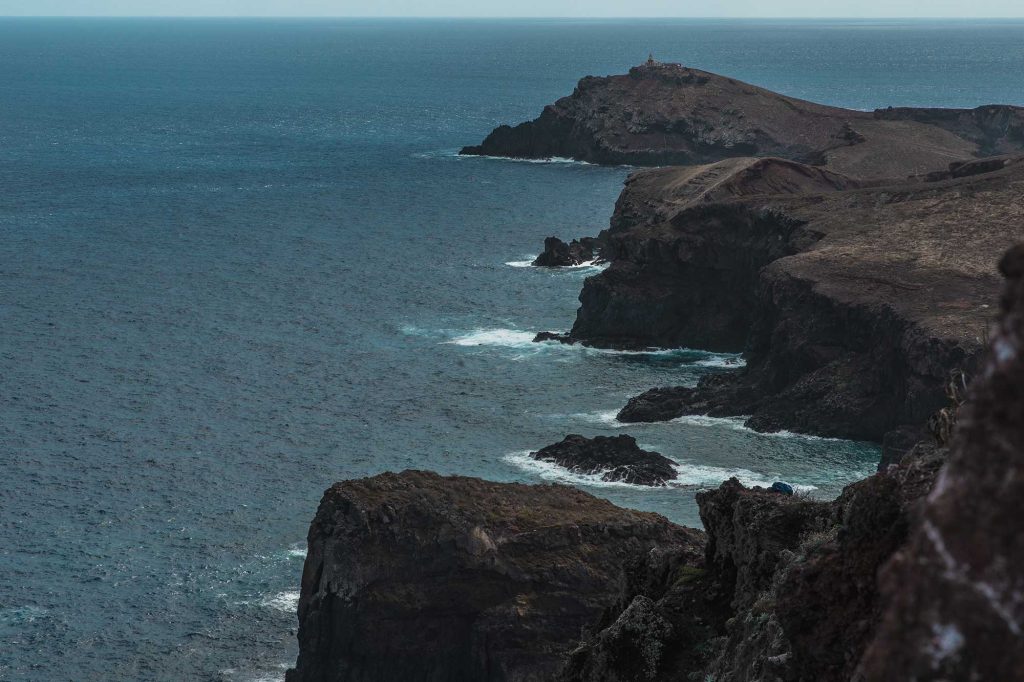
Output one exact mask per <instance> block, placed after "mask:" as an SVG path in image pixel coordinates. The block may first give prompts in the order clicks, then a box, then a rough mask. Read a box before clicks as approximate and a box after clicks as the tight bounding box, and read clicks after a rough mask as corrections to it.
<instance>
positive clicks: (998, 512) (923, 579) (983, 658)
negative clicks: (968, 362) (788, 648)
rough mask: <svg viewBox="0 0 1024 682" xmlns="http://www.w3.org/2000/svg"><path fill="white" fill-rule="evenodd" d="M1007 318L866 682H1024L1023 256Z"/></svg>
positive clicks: (891, 599)
mask: <svg viewBox="0 0 1024 682" xmlns="http://www.w3.org/2000/svg"><path fill="white" fill-rule="evenodd" d="M1001 269H1002V271H1003V273H1004V274H1005V275H1006V277H1007V279H1008V285H1007V288H1006V292H1005V293H1004V295H1003V298H1002V302H1001V308H1002V317H1001V320H1000V322H999V324H998V326H997V327H996V330H995V333H994V335H993V339H992V344H991V352H990V354H989V357H988V359H987V361H986V363H985V366H984V369H983V372H982V374H981V378H980V379H979V380H978V381H977V382H976V383H975V384H974V386H973V387H972V390H971V395H970V398H969V400H968V402H967V404H966V405H965V406H964V408H962V410H961V416H960V419H959V424H958V428H957V431H956V435H955V437H954V439H953V444H952V446H951V448H950V450H951V452H950V456H949V462H948V463H947V464H946V466H945V468H944V469H943V470H942V473H941V475H940V476H939V479H938V481H937V482H936V484H935V487H934V489H933V490H932V492H931V494H930V495H929V496H928V499H927V502H926V504H925V506H924V510H923V513H922V515H921V519H920V520H919V522H918V523H917V524H916V525H915V528H914V531H913V534H912V536H911V538H910V541H909V542H908V543H907V544H906V546H905V547H904V548H903V549H901V550H900V552H899V553H898V554H897V555H896V557H895V558H894V559H893V561H892V562H891V563H890V565H889V566H888V568H887V569H886V570H885V571H884V573H883V574H882V576H881V589H882V593H883V594H884V596H885V599H886V607H885V609H884V611H883V615H882V625H881V627H880V628H879V630H878V632H877V634H876V636H875V637H874V639H873V641H872V642H871V645H870V647H869V648H868V650H867V653H866V655H865V656H864V659H863V661H862V662H861V665H860V668H859V670H858V679H863V680H890V679H908V680H909V679H914V680H1020V679H1024V535H1022V533H1021V527H1020V501H1021V499H1022V495H1024V247H1021V246H1018V247H1016V248H1015V249H1013V250H1012V251H1011V252H1009V253H1008V254H1007V255H1006V257H1005V258H1004V259H1003V261H1002V263H1001Z"/></svg>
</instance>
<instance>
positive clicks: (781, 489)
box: [772, 481, 793, 495]
mask: <svg viewBox="0 0 1024 682" xmlns="http://www.w3.org/2000/svg"><path fill="white" fill-rule="evenodd" d="M772 490H774V491H775V492H777V493H782V494H783V495H792V494H793V486H791V485H790V484H788V483H783V482H782V481H775V483H772Z"/></svg>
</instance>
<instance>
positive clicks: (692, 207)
mask: <svg viewBox="0 0 1024 682" xmlns="http://www.w3.org/2000/svg"><path fill="white" fill-rule="evenodd" d="M1004 161H1005V160H1004ZM739 163H740V162H739V160H733V161H730V162H727V164H734V165H738V164H739ZM978 163H982V162H978ZM756 164H757V165H755V166H752V167H748V168H747V170H749V171H752V172H747V171H744V173H743V175H742V177H741V175H740V174H738V173H737V172H734V171H735V169H733V170H732V171H730V170H728V169H727V168H725V167H724V165H726V164H725V163H723V164H716V165H715V166H710V167H705V168H703V169H694V168H682V169H673V168H668V169H658V170H654V171H644V172H642V173H639V174H636V175H634V176H633V177H632V178H631V179H630V180H629V181H628V183H627V186H626V189H625V190H624V192H623V195H622V196H621V197H620V199H619V202H618V204H617V207H616V215H615V217H614V218H613V219H612V228H611V229H610V230H608V231H607V233H606V234H605V235H604V238H603V239H604V244H605V253H606V255H607V256H608V257H609V259H610V261H611V266H610V267H609V268H608V269H607V270H605V271H604V272H603V273H601V274H600V275H596V276H594V277H590V278H588V280H587V281H586V283H585V284H584V288H583V291H582V293H581V294H580V301H581V303H582V305H581V307H580V310H579V312H578V314H577V319H576V323H575V324H574V326H573V329H572V331H571V332H570V337H571V338H572V340H574V341H577V342H581V343H585V344H589V345H596V346H607V347H613V348H642V347H648V346H661V347H691V348H693V347H699V348H705V349H709V350H718V351H737V350H740V349H742V350H743V351H744V357H745V359H746V368H745V369H741V370H739V371H737V372H734V373H730V374H729V375H715V376H712V377H709V378H706V379H705V380H703V381H702V382H701V383H700V385H699V386H698V387H697V388H696V389H692V388H661V389H656V390H653V391H649V392H647V393H646V394H644V395H643V396H638V397H637V398H636V399H634V400H631V401H630V403H629V404H628V405H627V406H626V407H625V408H624V409H623V411H622V413H621V415H620V419H621V420H623V421H651V420H659V419H671V418H674V417H677V416H681V415H685V414H709V415H713V416H739V415H748V416H750V417H751V418H750V420H749V421H748V422H747V424H748V426H750V427H751V428H754V429H757V430H761V431H777V430H790V431H796V432H804V433H812V434H817V435H823V436H835V437H842V438H854V439H861V440H872V441H876V442H880V441H881V440H882V439H883V438H884V437H885V434H886V433H888V432H890V431H892V430H894V429H897V428H900V427H904V426H907V425H910V426H918V425H924V423H925V422H926V421H927V420H928V418H929V417H930V416H931V415H932V414H933V413H934V412H935V411H936V410H937V409H939V408H940V407H943V406H944V405H945V403H946V397H945V389H946V385H947V383H948V380H949V376H950V372H951V371H952V370H963V371H965V372H967V373H968V374H970V373H972V371H973V369H974V368H976V366H977V363H978V362H979V361H980V357H981V353H982V342H983V338H984V335H985V329H986V327H987V326H988V325H989V324H990V321H991V315H992V310H991V309H990V308H989V303H990V302H991V301H992V300H993V299H994V298H995V296H996V294H997V292H998V290H999V278H998V275H997V273H996V272H995V270H994V267H993V265H992V264H993V263H995V262H996V261H997V260H998V258H999V255H1000V254H1001V253H1002V252H1003V251H1005V249H1006V248H1008V246H1009V245H1011V244H1013V243H1015V242H1017V241H1018V240H1020V239H1022V238H1024V208H1022V206H1024V204H1022V203H1021V201H1020V197H1021V196H1022V195H1024V163H1009V162H1007V163H1003V162H1001V163H1000V164H999V167H998V168H996V170H991V171H989V172H979V173H971V174H968V175H965V176H964V177H959V178H949V179H945V180H941V181H935V182H922V181H920V180H908V181H905V182H903V183H899V184H884V185H879V186H868V187H863V186H862V187H850V188H846V189H843V185H842V183H840V182H839V180H838V179H837V178H834V177H825V176H807V175H805V176H802V177H804V178H805V179H806V181H807V184H806V185H799V186H796V187H795V190H796V192H797V193H796V194H786V193H784V192H783V191H782V190H781V189H773V190H770V191H776V192H778V193H776V194H750V195H748V194H744V193H743V192H742V191H741V190H743V189H744V188H747V187H753V186H764V184H765V182H767V180H772V179H773V178H775V179H777V178H779V177H787V178H789V177H794V176H795V174H796V173H797V170H796V169H795V168H794V166H798V165H799V164H793V163H792V162H781V161H777V160H772V159H761V160H757V162H756ZM782 164H785V165H782ZM780 170H784V171H785V172H784V173H779V171H780ZM723 173H725V175H724V176H723ZM723 178H724V179H725V180H727V182H725V183H724V184H725V185H728V186H729V187H730V189H729V191H728V193H727V194H725V195H721V196H723V197H724V198H712V199H711V200H705V199H703V197H706V196H708V192H709V191H712V192H716V191H721V190H722V187H723V183H721V182H718V181H720V180H723ZM757 178H761V180H758V181H757V182H755V181H754V180H755V179H757ZM769 184H770V186H772V187H782V185H781V184H777V183H775V182H774V180H772V182H771V183H769ZM766 191H767V190H766ZM967 244H969V245H970V248H966V247H959V246H955V245H967ZM905 445H906V444H904V446H901V447H904V451H905Z"/></svg>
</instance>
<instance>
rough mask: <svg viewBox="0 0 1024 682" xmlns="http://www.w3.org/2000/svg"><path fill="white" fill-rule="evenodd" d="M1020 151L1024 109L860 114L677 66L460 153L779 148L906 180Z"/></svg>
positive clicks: (622, 156)
mask: <svg viewBox="0 0 1024 682" xmlns="http://www.w3.org/2000/svg"><path fill="white" fill-rule="evenodd" d="M1022 150H1024V109H1022V108H1020V107H1012V106H1001V105H992V106H985V107H979V108H977V109H906V108H901V109H893V108H888V109H880V110H878V111H875V112H864V111H853V110H849V109H841V108H838V107H831V106H825V105H821V104H815V103H813V102H807V101H804V100H800V99H796V98H793V97H787V96H785V95H781V94H778V93H775V92H771V91H770V90H765V89H764V88H760V87H757V86H755V85H750V84H749V83H743V82H741V81H738V80H735V79H732V78H728V77H725V76H720V75H717V74H713V73H709V72H707V71H701V70H699V69H693V68H688V67H685V66H682V65H679V64H663V63H658V62H649V63H647V64H644V65H641V66H637V67H634V68H632V69H630V71H629V73H628V74H626V75H617V76H608V77H603V78H596V77H592V76H588V77H586V78H583V79H582V80H580V82H579V84H578V85H577V86H576V89H575V90H574V91H573V93H572V94H571V95H569V96H568V97H563V98H562V99H560V100H558V101H557V102H555V103H554V104H551V105H548V106H547V107H545V108H544V110H543V112H542V113H541V115H540V117H538V118H537V119H536V120H534V121H531V122H527V123H522V124H520V125H517V126H515V127H510V126H507V125H504V126H500V127H498V128H496V129H495V130H494V132H492V133H491V134H490V135H488V136H487V138H486V139H485V140H484V141H483V143H481V144H480V145H478V146H469V147H465V148H464V149H463V150H462V153H463V154H483V155H488V156H509V157H517V158H549V157H555V156H562V157H570V158H575V159H580V160H584V161H591V162H595V163H611V164H632V165H692V164H704V163H710V162H715V161H720V160H722V159H726V158H731V157H749V156H775V157H783V158H787V159H794V160H797V161H803V162H807V163H812V164H814V165H823V166H827V167H828V168H830V169H831V170H834V171H837V172H840V173H844V174H847V175H852V176H858V177H867V178H877V177H903V176H906V175H910V174H920V173H926V172H929V171H932V170H938V169H941V168H944V167H945V166H946V165H947V164H948V163H949V162H951V161H954V160H957V159H961V158H967V157H971V156H982V155H995V154H1007V153H1013V152H1017V151H1022Z"/></svg>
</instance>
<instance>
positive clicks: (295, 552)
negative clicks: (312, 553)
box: [288, 545, 306, 559]
mask: <svg viewBox="0 0 1024 682" xmlns="http://www.w3.org/2000/svg"><path fill="white" fill-rule="evenodd" d="M288 556H289V557H292V558H296V559H297V558H299V557H301V558H303V559H305V558H306V548H305V547H303V546H302V545H294V546H293V547H290V548H289V549H288Z"/></svg>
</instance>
